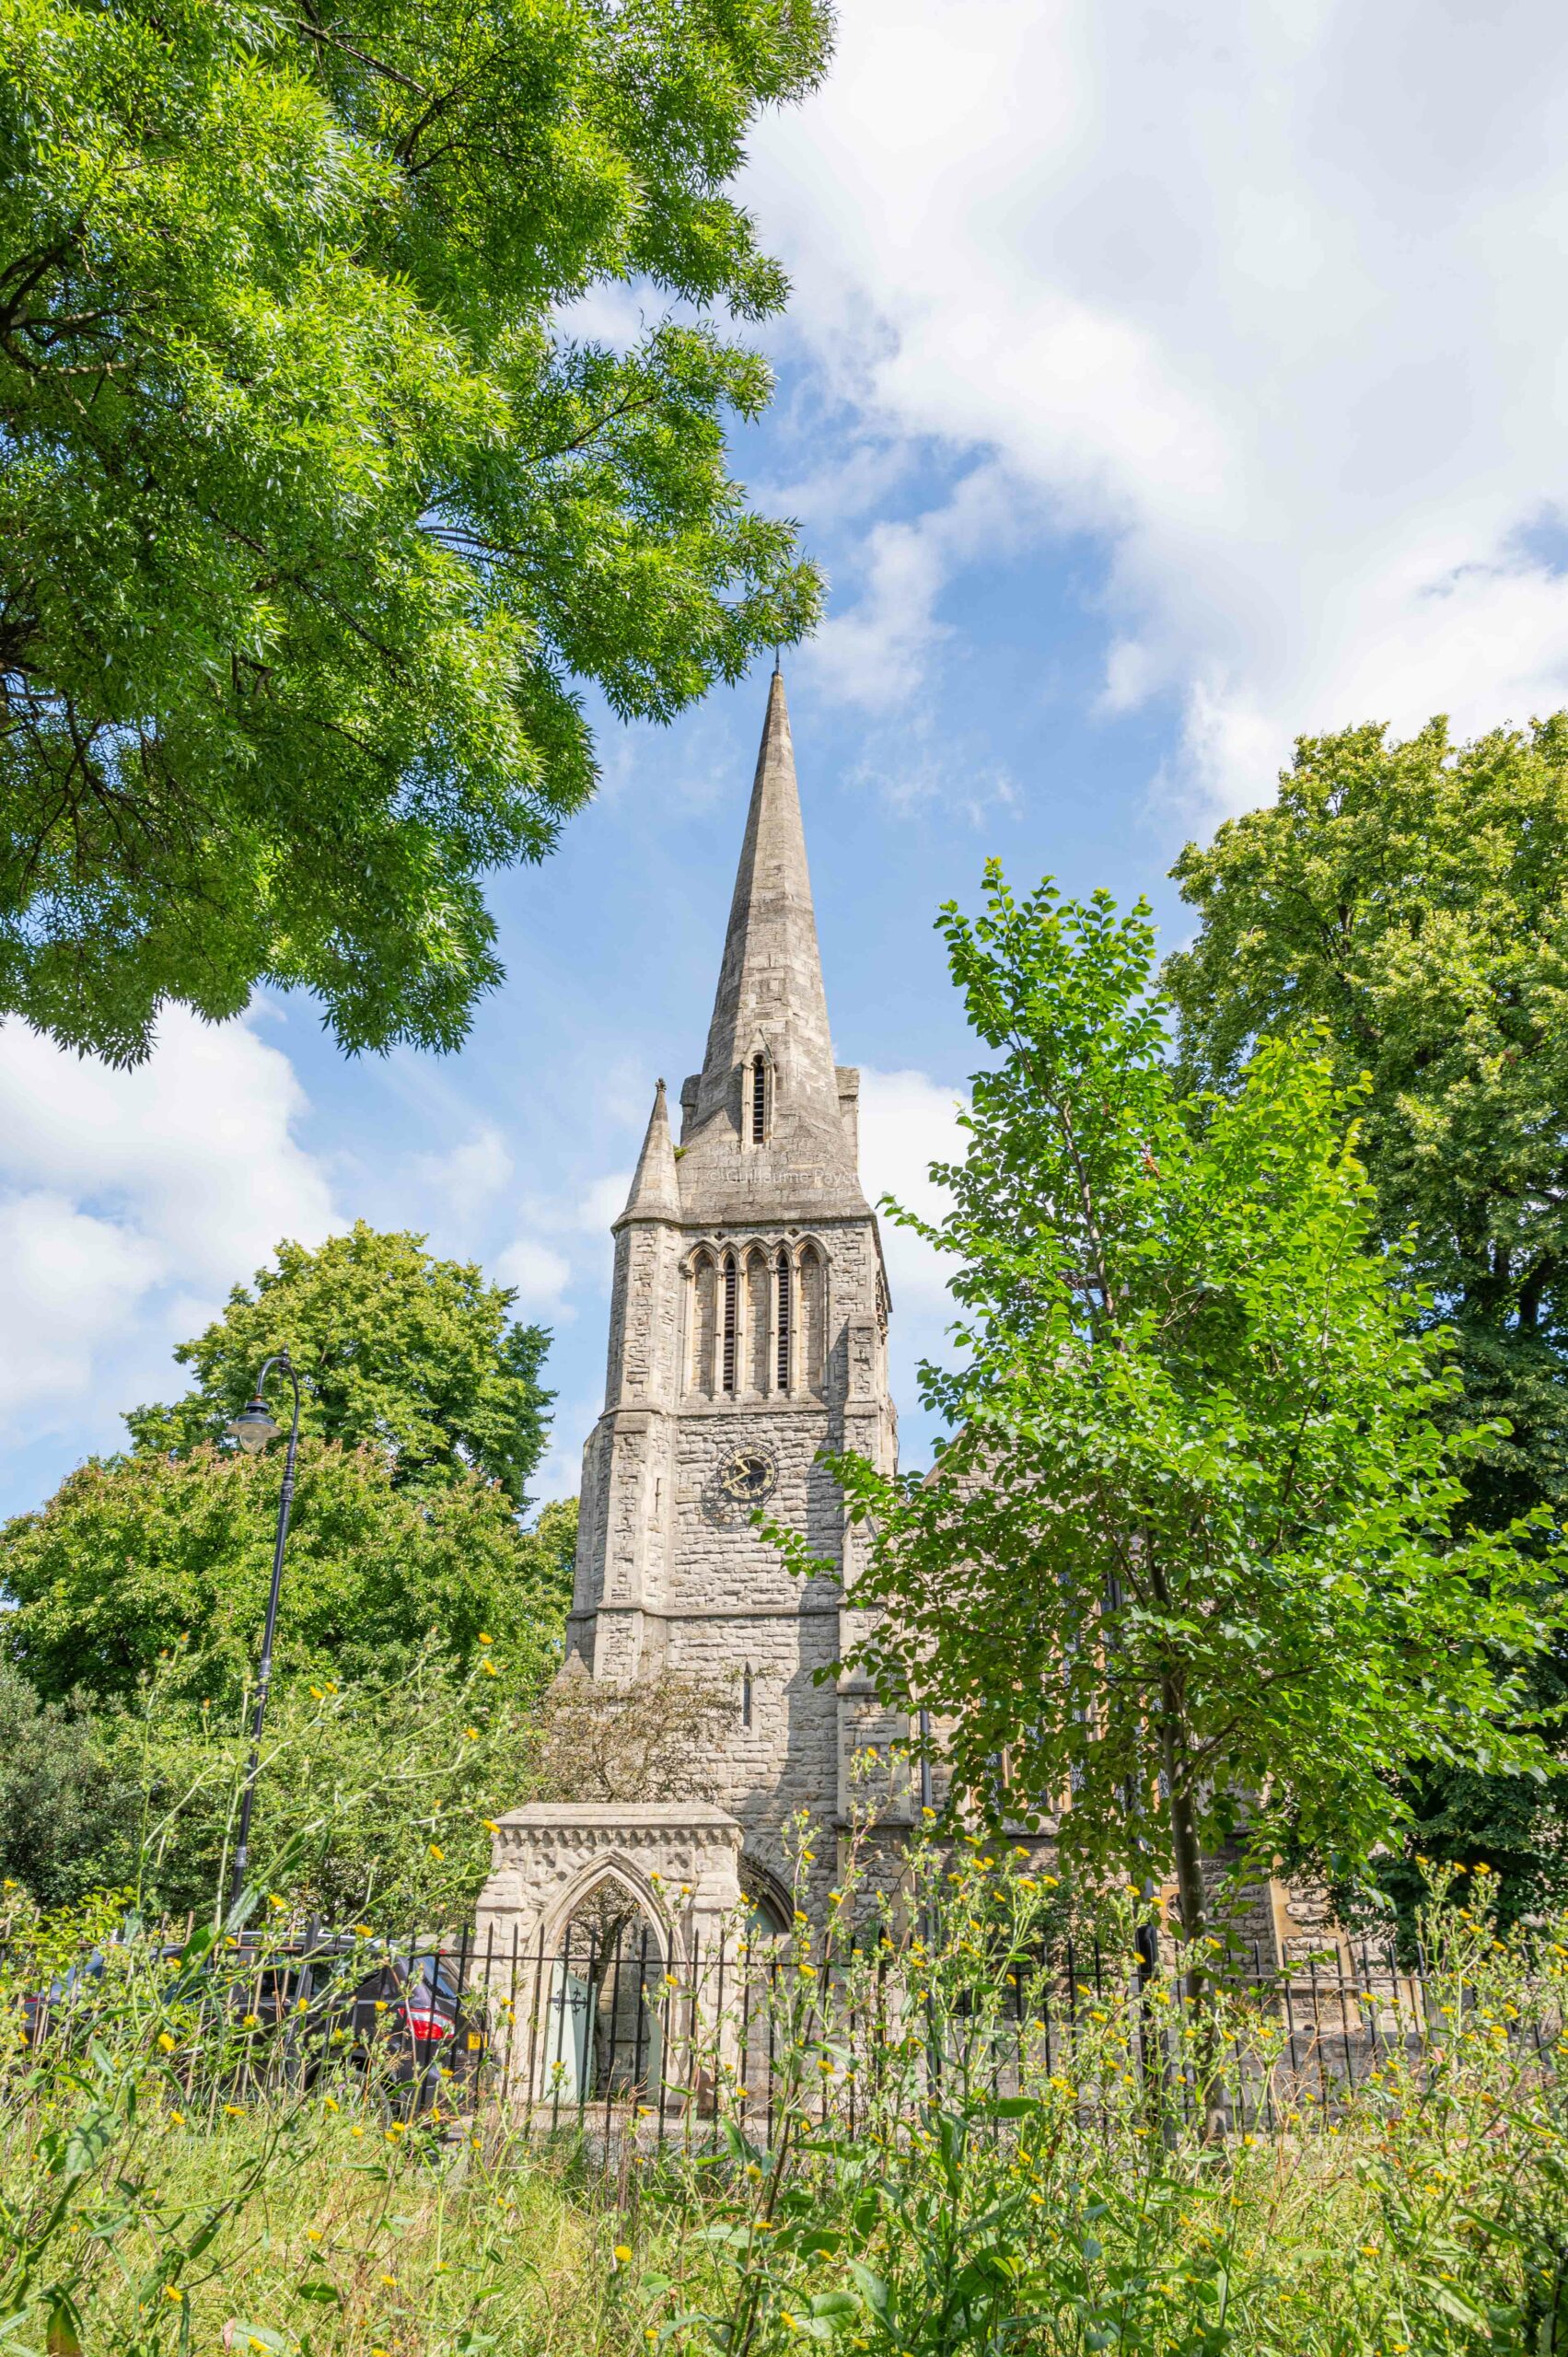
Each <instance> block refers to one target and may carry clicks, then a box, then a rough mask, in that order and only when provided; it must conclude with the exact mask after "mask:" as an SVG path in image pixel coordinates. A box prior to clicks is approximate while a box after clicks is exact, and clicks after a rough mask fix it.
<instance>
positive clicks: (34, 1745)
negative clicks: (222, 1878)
mask: <svg viewBox="0 0 1568 2357" xmlns="http://www.w3.org/2000/svg"><path fill="white" fill-rule="evenodd" d="M140 1816H141V1794H140V1787H139V1784H138V1783H137V1782H136V1780H135V1777H134V1774H133V1773H131V1772H128V1771H126V1769H125V1767H124V1766H123V1764H122V1762H120V1761H118V1760H116V1759H114V1758H113V1757H112V1747H111V1746H109V1745H106V1744H105V1743H104V1742H103V1740H102V1739H101V1736H100V1733H99V1729H98V1728H97V1727H96V1726H95V1725H94V1723H93V1720H92V1717H91V1715H90V1713H88V1712H87V1711H86V1710H85V1709H83V1708H82V1707H81V1705H80V1704H79V1703H76V1702H72V1703H68V1704H63V1703H59V1702H44V1701H40V1699H39V1697H38V1695H37V1694H36V1693H35V1692H34V1690H33V1689H32V1687H31V1686H30V1685H29V1683H28V1681H27V1679H26V1678H23V1677H22V1676H21V1674H20V1672H19V1671H18V1670H17V1669H16V1668H14V1667H13V1666H12V1665H11V1664H10V1663H9V1662H7V1661H5V1660H0V1876H3V1877H4V1879H5V1880H6V1882H16V1883H19V1884H20V1885H21V1886H22V1887H24V1888H25V1889H26V1890H27V1891H29V1893H30V1894H31V1896H32V1897H33V1898H35V1899H37V1901H38V1902H39V1904H40V1906H41V1907H71V1906H75V1904H76V1902H77V1901H78V1900H79V1899H81V1898H85V1897H86V1895H87V1892H88V1891H90V1890H97V1889H102V1888H103V1887H106V1886H107V1885H110V1884H117V1883H123V1882H124V1880H125V1878H126V1876H125V1868H126V1864H127V1863H128V1861H129V1859H130V1858H131V1856H132V1854H133V1853H134V1846H135V1836H136V1828H137V1825H138V1822H139V1820H140Z"/></svg>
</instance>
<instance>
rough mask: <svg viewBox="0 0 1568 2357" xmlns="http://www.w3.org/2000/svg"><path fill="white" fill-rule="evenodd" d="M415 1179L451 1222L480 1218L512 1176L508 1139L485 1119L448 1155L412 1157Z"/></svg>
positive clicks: (461, 1223)
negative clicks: (427, 1191) (427, 1190)
mask: <svg viewBox="0 0 1568 2357" xmlns="http://www.w3.org/2000/svg"><path fill="white" fill-rule="evenodd" d="M512 1167H513V1165H512V1156H511V1154H510V1152H509V1150H508V1148H507V1145H506V1143H505V1139H504V1138H503V1137H502V1135H501V1132H500V1131H499V1130H498V1129H496V1128H495V1127H494V1125H493V1124H492V1123H490V1122H488V1121H486V1122H484V1123H482V1125H481V1126H480V1128H478V1129H477V1130H475V1132H473V1135H472V1136H471V1137H469V1138H465V1139H464V1140H463V1142H462V1144H460V1145H455V1146H453V1147H452V1148H451V1149H450V1150H449V1151H448V1152H447V1153H446V1154H418V1155H413V1156H412V1174H413V1177H414V1179H415V1180H416V1182H417V1183H418V1184H420V1185H422V1186H424V1187H427V1188H428V1189H429V1190H430V1192H431V1194H432V1196H433V1198H434V1199H435V1201H436V1202H437V1203H438V1204H439V1205H440V1207H441V1218H442V1220H443V1221H444V1222H445V1223H446V1224H447V1225H452V1224H454V1223H455V1224H457V1225H466V1224H468V1223H470V1222H472V1221H473V1220H475V1219H477V1218H478V1216H479V1214H480V1213H482V1212H483V1211H485V1210H487V1209H488V1208H489V1206H490V1205H491V1204H492V1203H493V1202H494V1201H495V1198H496V1197H497V1196H498V1195H499V1194H500V1193H501V1191H502V1190H503V1188H504V1187H505V1184H506V1182H507V1180H508V1179H510V1178H511V1176H512Z"/></svg>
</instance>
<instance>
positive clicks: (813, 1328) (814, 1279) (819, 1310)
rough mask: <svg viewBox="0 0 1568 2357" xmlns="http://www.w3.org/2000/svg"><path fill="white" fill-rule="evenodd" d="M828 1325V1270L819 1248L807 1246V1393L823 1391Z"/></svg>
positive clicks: (803, 1342) (803, 1331)
mask: <svg viewBox="0 0 1568 2357" xmlns="http://www.w3.org/2000/svg"><path fill="white" fill-rule="evenodd" d="M827 1324H828V1284H827V1271H826V1269H825V1268H824V1267H823V1265H822V1256H821V1254H820V1253H819V1251H818V1249H817V1247H816V1246H815V1245H814V1244H807V1245H805V1246H803V1247H802V1248H801V1254H800V1378H799V1379H800V1382H801V1383H802V1385H803V1386H804V1387H805V1388H806V1389H807V1391H817V1392H819V1391H820V1390H821V1388H822V1383H823V1377H824V1374H825V1372H826V1352H825V1341H826V1335H827Z"/></svg>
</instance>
